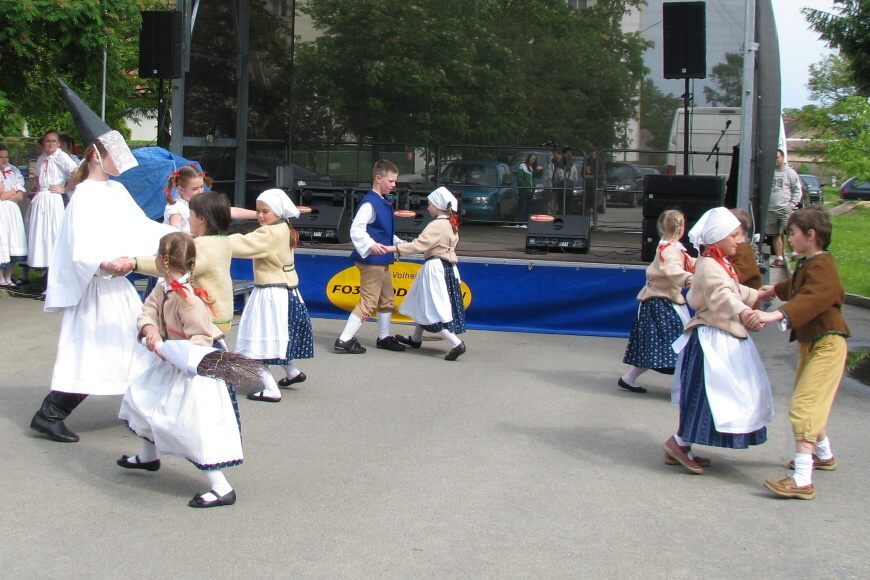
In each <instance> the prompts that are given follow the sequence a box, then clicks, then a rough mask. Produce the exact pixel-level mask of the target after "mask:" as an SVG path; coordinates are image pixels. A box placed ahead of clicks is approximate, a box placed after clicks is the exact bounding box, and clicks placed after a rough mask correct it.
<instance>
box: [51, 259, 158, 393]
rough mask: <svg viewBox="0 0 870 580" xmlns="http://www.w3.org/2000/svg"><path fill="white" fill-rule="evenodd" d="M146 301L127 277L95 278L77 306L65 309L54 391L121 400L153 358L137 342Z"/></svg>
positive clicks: (54, 375)
mask: <svg viewBox="0 0 870 580" xmlns="http://www.w3.org/2000/svg"><path fill="white" fill-rule="evenodd" d="M141 311H142V300H141V299H140V298H139V295H138V294H137V293H136V290H135V289H134V288H133V285H132V284H131V283H130V282H129V281H128V280H127V279H126V278H123V277H116V278H103V277H100V276H94V277H93V278H92V279H91V281H90V282H89V283H88V285H87V287H86V288H85V291H84V295H83V296H82V299H81V301H80V302H79V303H78V304H77V305H76V306H70V307H68V308H64V309H63V322H62V323H61V327H60V337H59V338H58V343H57V359H56V361H55V363H54V373H53V374H52V377H51V389H52V390H53V391H63V392H65V393H83V394H88V395H121V394H123V393H124V392H125V391H126V390H127V387H128V386H129V385H130V382H131V381H132V380H133V379H135V378H136V377H137V376H139V375H140V374H142V372H143V371H144V370H145V369H146V368H148V365H149V364H151V362H152V361H153V360H154V358H155V356H154V355H153V354H151V353H150V352H148V349H146V348H145V347H144V346H142V345H141V344H139V343H138V342H137V341H136V336H137V335H138V331H137V329H136V318H137V317H138V316H139V313H140V312H141Z"/></svg>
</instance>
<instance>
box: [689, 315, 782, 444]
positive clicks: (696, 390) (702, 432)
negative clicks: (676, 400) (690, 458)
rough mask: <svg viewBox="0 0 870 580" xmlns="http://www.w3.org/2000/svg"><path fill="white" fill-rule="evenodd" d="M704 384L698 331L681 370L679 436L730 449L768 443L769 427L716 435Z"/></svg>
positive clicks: (693, 333) (701, 351) (690, 343)
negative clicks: (747, 431)
mask: <svg viewBox="0 0 870 580" xmlns="http://www.w3.org/2000/svg"><path fill="white" fill-rule="evenodd" d="M705 381H706V378H705V377H704V349H703V348H702V347H701V341H700V340H698V331H697V330H693V331H692V334H691V335H690V337H689V342H688V344H687V345H686V348H685V350H684V351H683V361H682V365H681V366H680V428H679V430H678V431H677V435H679V436H680V437H681V438H682V439H683V440H684V441H686V442H688V443H697V444H698V445H709V446H711V447H727V448H729V449H746V448H747V447H749V446H750V445H761V444H762V443H764V442H765V441H767V427H762V428H761V429H758V430H757V431H753V432H752V433H720V432H719V431H716V425H715V424H714V423H713V413H712V411H711V410H710V403H709V402H708V401H707V390H706V388H705V386H704V385H705Z"/></svg>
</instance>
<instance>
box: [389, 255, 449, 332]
mask: <svg viewBox="0 0 870 580" xmlns="http://www.w3.org/2000/svg"><path fill="white" fill-rule="evenodd" d="M451 267H452V268H453V275H454V276H456V283H457V284H459V283H461V280H460V279H459V268H457V267H456V266H455V265H453V266H451ZM444 268H445V266H444V262H442V261H441V260H439V259H438V258H435V259H432V260H426V261H425V262H424V263H423V267H422V268H421V269H420V270H419V271H418V272H417V276H416V277H415V278H414V283H413V284H411V288H410V290H408V294H407V295H406V296H405V300H404V301H403V302H402V305H401V306H400V307H399V312H401V313H402V314H404V315H405V316H407V317H409V318H411V319H413V320H414V322H416V323H417V324H421V325H428V324H435V323H437V322H444V323H447V322H450V321H452V320H453V310H452V309H451V305H450V292H448V290H447V281H446V280H445V279H444Z"/></svg>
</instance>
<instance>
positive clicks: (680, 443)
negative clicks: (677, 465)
mask: <svg viewBox="0 0 870 580" xmlns="http://www.w3.org/2000/svg"><path fill="white" fill-rule="evenodd" d="M674 441H676V442H677V445H679V446H680V447H685V446H686V445H691V443H686V442H685V441H683V439H682V438H681V437H680V436H679V435H674Z"/></svg>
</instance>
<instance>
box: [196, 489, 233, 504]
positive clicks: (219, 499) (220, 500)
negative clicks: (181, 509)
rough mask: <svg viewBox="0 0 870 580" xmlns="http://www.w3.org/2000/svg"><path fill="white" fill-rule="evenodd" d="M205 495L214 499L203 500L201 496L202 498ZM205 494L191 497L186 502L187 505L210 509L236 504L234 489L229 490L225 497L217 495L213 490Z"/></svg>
mask: <svg viewBox="0 0 870 580" xmlns="http://www.w3.org/2000/svg"><path fill="white" fill-rule="evenodd" d="M205 493H210V494H212V495H213V496H215V499H212V500H208V499H203V498H202V496H204V495H205ZM205 493H201V494H199V495H195V496H193V499H192V500H190V501H189V502H187V505H189V506H190V507H192V508H210V507H218V506H221V505H233V504H234V503H236V490H234V489H231V490H230V491H229V492H228V493H227V494H226V495H218V493H217V492H216V491H215V490H211V491H207V492H205Z"/></svg>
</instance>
